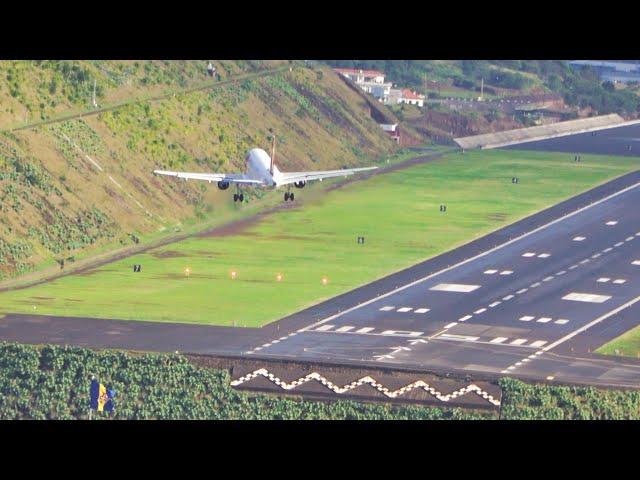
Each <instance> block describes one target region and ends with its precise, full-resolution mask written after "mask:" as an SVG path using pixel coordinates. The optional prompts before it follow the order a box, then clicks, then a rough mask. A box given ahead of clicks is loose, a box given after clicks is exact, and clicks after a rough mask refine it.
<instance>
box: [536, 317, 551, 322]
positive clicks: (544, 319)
mask: <svg viewBox="0 0 640 480" xmlns="http://www.w3.org/2000/svg"><path fill="white" fill-rule="evenodd" d="M550 321H551V318H549V317H540V318H539V319H538V320H536V322H538V323H549V322H550Z"/></svg>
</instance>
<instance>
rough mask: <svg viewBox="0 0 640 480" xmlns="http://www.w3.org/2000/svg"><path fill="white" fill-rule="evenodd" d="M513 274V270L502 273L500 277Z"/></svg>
mask: <svg viewBox="0 0 640 480" xmlns="http://www.w3.org/2000/svg"><path fill="white" fill-rule="evenodd" d="M512 273H513V270H503V271H501V272H500V275H511V274H512Z"/></svg>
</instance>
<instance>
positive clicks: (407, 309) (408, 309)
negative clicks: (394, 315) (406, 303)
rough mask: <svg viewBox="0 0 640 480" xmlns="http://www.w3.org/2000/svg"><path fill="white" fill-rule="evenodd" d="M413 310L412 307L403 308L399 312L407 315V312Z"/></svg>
mask: <svg viewBox="0 0 640 480" xmlns="http://www.w3.org/2000/svg"><path fill="white" fill-rule="evenodd" d="M411 310H413V308H411V307H402V308H399V309H398V312H400V313H406V312H410V311H411Z"/></svg>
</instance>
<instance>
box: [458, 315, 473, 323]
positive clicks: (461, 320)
mask: <svg viewBox="0 0 640 480" xmlns="http://www.w3.org/2000/svg"><path fill="white" fill-rule="evenodd" d="M471 317H473V315H465V316H464V317H462V318H460V319H459V320H458V321H459V322H466V321H467V320H469V319H470V318H471Z"/></svg>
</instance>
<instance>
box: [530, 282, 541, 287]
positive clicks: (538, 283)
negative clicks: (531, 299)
mask: <svg viewBox="0 0 640 480" xmlns="http://www.w3.org/2000/svg"><path fill="white" fill-rule="evenodd" d="M539 286H540V282H536V283H532V284H531V285H529V288H537V287H539Z"/></svg>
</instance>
